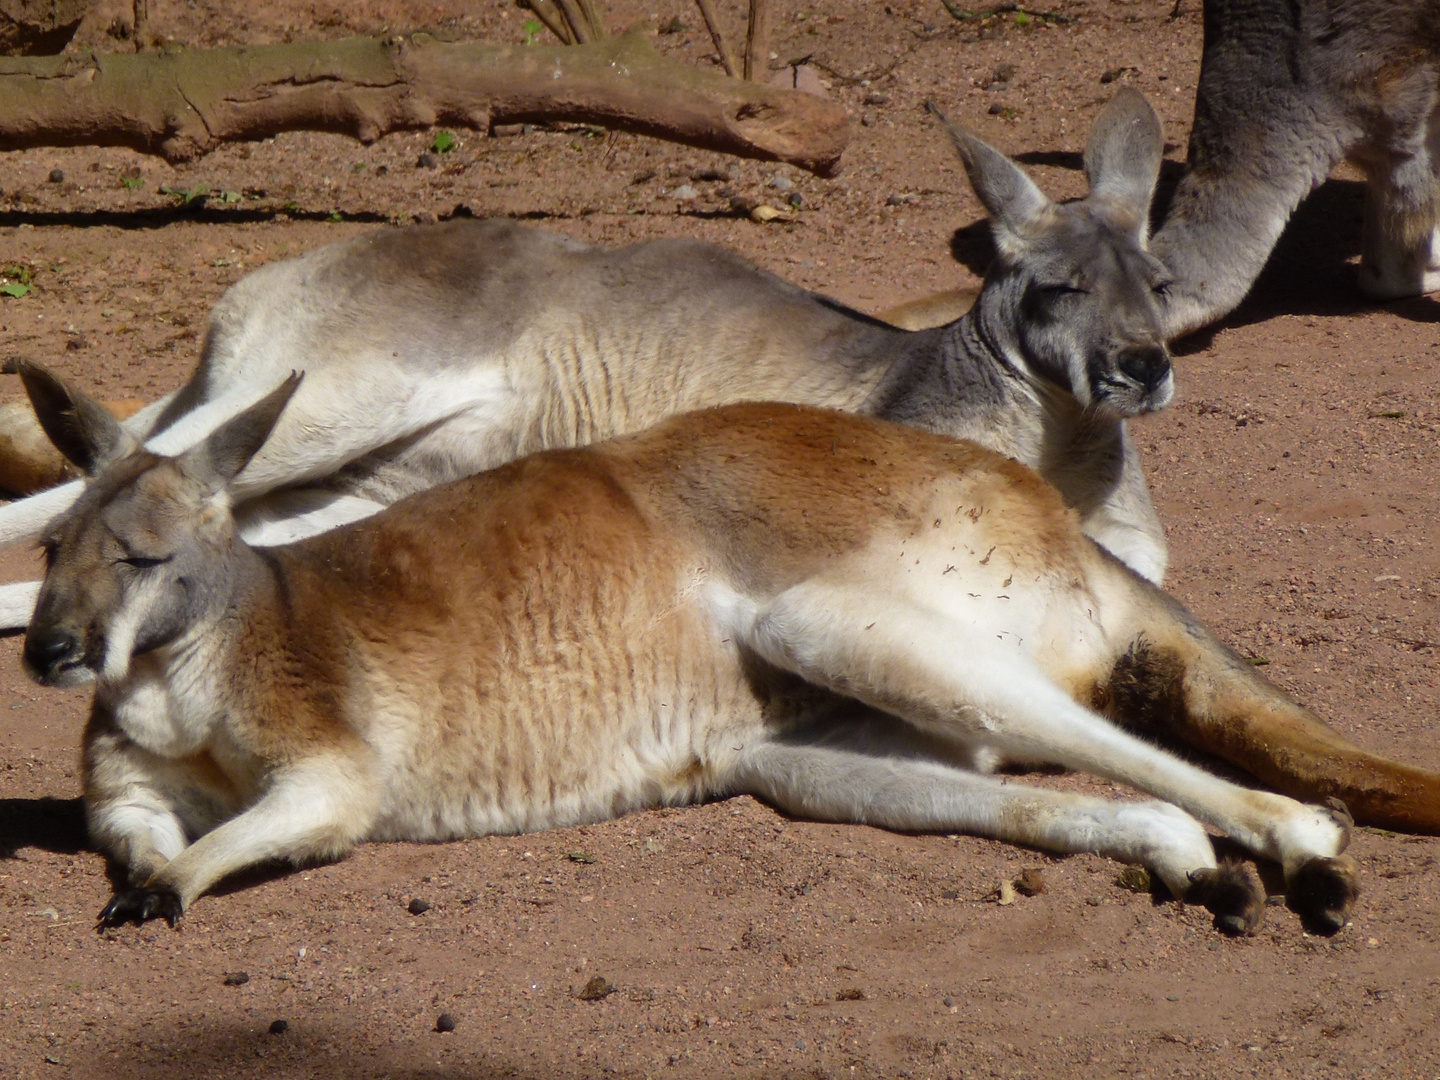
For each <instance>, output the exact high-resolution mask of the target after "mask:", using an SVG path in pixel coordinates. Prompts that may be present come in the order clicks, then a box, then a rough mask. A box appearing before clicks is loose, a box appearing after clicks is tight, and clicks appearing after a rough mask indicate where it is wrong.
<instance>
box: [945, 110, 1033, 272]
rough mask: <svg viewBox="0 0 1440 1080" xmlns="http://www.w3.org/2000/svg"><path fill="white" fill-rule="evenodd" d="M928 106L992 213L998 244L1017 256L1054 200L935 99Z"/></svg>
mask: <svg viewBox="0 0 1440 1080" xmlns="http://www.w3.org/2000/svg"><path fill="white" fill-rule="evenodd" d="M925 108H927V109H928V110H930V112H932V113H934V114H935V117H936V119H938V120H939V121H940V123H941V125H942V126H944V128H945V131H946V132H947V133H948V134H949V136H950V141H951V142H953V143H954V144H955V149H956V150H958V151H959V152H960V160H961V161H962V162H964V164H965V173H966V175H967V176H969V177H970V186H971V187H972V188H974V189H975V194H976V195H977V196H978V197H979V199H980V202H981V203H982V204H983V205H984V207H985V209H986V211H987V212H988V213H989V214H990V220H991V224H992V226H993V228H994V233H995V247H996V249H997V250H999V252H1000V254H1001V255H1002V256H1003V257H1005V258H1011V259H1013V258H1017V257H1018V256H1019V255H1020V253H1021V252H1022V251H1024V249H1025V246H1026V242H1027V241H1026V237H1027V236H1028V234H1029V232H1030V229H1031V227H1032V226H1033V225H1034V224H1036V223H1037V222H1038V221H1039V220H1040V219H1041V218H1043V217H1044V216H1045V215H1046V214H1047V212H1048V211H1049V209H1050V206H1051V203H1050V200H1049V199H1048V198H1046V196H1045V193H1044V192H1043V191H1041V190H1040V189H1039V188H1038V187H1036V186H1035V181H1033V180H1031V179H1030V177H1028V176H1026V175H1025V170H1024V169H1022V168H1020V166H1019V165H1016V164H1015V163H1014V162H1013V161H1011V160H1010V159H1009V158H1008V157H1006V156H1005V155H1004V154H1002V153H1001V152H1000V151H999V150H996V149H995V148H994V147H993V146H990V145H989V144H987V143H984V142H982V141H981V140H979V139H977V138H976V137H975V136H974V135H972V134H970V132H968V131H966V130H965V129H964V128H962V127H957V126H956V125H955V124H952V123H951V122H950V120H949V119H948V118H947V117H946V116H945V114H944V113H942V112H941V111H940V110H939V108H938V107H937V106H936V105H935V103H934V102H933V101H927V102H926V103H925Z"/></svg>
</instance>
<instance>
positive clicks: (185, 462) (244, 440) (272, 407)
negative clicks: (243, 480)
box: [176, 371, 304, 491]
mask: <svg viewBox="0 0 1440 1080" xmlns="http://www.w3.org/2000/svg"><path fill="white" fill-rule="evenodd" d="M302 378H304V375H303V374H297V373H296V372H293V371H292V372H291V373H290V377H289V378H288V379H286V380H285V381H284V382H283V383H281V384H280V385H279V386H277V387H276V388H275V389H274V390H271V391H270V393H268V394H266V395H265V396H264V397H263V398H261V399H260V400H259V401H257V402H256V403H255V404H254V405H251V406H250V407H249V408H248V409H246V410H245V411H244V412H242V413H240V414H239V415H238V416H232V417H231V418H230V419H229V420H226V421H225V423H223V424H221V425H220V426H219V427H218V428H216V429H215V430H214V431H213V432H211V433H210V435H209V437H208V438H206V439H205V441H204V442H202V443H200V444H199V445H198V446H194V447H191V448H190V449H189V450H186V451H185V453H183V454H181V455H180V456H179V457H178V458H177V459H176V460H177V461H178V462H179V463H180V469H181V471H182V472H184V473H185V475H186V476H188V477H190V478H192V479H194V480H198V481H199V482H201V483H203V484H207V485H208V486H209V487H210V488H211V489H212V490H214V491H219V490H220V489H221V488H223V487H224V486H225V485H226V484H228V483H230V481H231V480H233V479H235V477H236V476H238V475H239V473H240V470H241V469H243V468H245V466H246V465H248V464H249V463H250V459H251V458H252V457H254V456H255V454H256V452H257V451H258V450H259V449H260V447H262V446H264V445H265V440H266V439H268V438H269V437H270V432H271V431H273V430H274V428H275V423H276V421H278V420H279V419H280V414H281V413H282V412H283V411H284V410H285V406H286V405H287V404H288V403H289V401H290V397H291V395H292V394H294V393H295V388H296V387H298V386H299V385H300V380H301V379H302Z"/></svg>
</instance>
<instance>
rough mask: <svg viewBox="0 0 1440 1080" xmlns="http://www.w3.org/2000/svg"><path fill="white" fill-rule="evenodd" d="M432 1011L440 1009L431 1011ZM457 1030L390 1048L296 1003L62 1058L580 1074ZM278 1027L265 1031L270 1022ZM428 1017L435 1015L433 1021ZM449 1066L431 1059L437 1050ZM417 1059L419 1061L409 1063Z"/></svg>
mask: <svg viewBox="0 0 1440 1080" xmlns="http://www.w3.org/2000/svg"><path fill="white" fill-rule="evenodd" d="M437 1011H438V1010H437ZM455 1019H456V1023H457V1029H456V1030H457V1033H458V1034H457V1035H449V1034H441V1033H440V1032H438V1031H433V1030H427V1031H425V1032H416V1035H417V1036H419V1040H420V1041H419V1042H418V1043H416V1044H412V1045H411V1046H409V1047H406V1046H403V1045H401V1046H396V1045H394V1044H392V1043H391V1042H390V1041H389V1040H388V1039H385V1038H384V1036H383V1035H381V1034H379V1033H378V1032H377V1033H371V1032H366V1031H364V1030H360V1028H361V1025H362V1024H364V1023H366V1020H364V1019H362V1018H361V1017H352V1018H350V1023H349V1024H346V1023H345V1022H344V1021H340V1022H338V1023H337V1021H336V1019H335V1018H334V1017H333V1016H325V1017H323V1018H322V1017H321V1016H319V1015H314V1014H313V1013H311V1012H310V1010H309V1009H308V1008H306V1007H305V1006H302V1005H300V1004H299V1003H291V1004H289V1005H287V1006H286V1007H285V1008H283V1009H279V1010H276V1011H275V1015H274V1016H271V1015H269V1014H264V1015H259V1016H257V1017H256V1018H255V1019H254V1020H253V1021H247V1020H243V1019H241V1018H239V1017H235V1018H228V1017H227V1018H225V1019H223V1020H217V1021H210V1022H202V1023H201V1024H199V1025H194V1026H190V1027H187V1028H183V1029H178V1028H177V1029H172V1030H171V1031H165V1030H164V1028H165V1024H164V1022H163V1021H158V1022H154V1023H150V1024H145V1025H144V1026H136V1027H132V1028H131V1029H130V1030H128V1031H125V1030H121V1031H118V1032H113V1033H107V1034H106V1035H104V1036H102V1037H101V1039H100V1041H99V1045H98V1046H95V1047H94V1048H93V1049H90V1050H88V1051H80V1050H78V1049H77V1050H76V1051H72V1055H73V1056H71V1055H67V1058H68V1060H66V1062H65V1064H67V1065H69V1066H70V1069H69V1070H66V1071H67V1072H68V1073H70V1074H71V1075H78V1076H107V1077H114V1078H115V1080H149V1078H151V1077H154V1078H155V1080H176V1078H177V1077H204V1078H206V1080H226V1078H230V1077H235V1078H244V1080H251V1078H253V1077H288V1076H306V1077H312V1076H324V1077H325V1078H326V1080H352V1078H353V1080H374V1078H375V1077H379V1076H384V1077H389V1078H390V1080H491V1078H497V1080H498V1078H499V1077H507V1078H511V1080H554V1078H555V1077H556V1076H579V1075H585V1070H584V1068H583V1066H577V1067H576V1068H575V1069H573V1070H558V1071H556V1072H539V1071H530V1070H527V1069H524V1068H522V1067H520V1066H519V1065H518V1064H516V1063H514V1062H513V1061H510V1060H503V1059H502V1060H500V1061H495V1060H490V1059H488V1058H487V1056H486V1055H484V1054H482V1053H479V1052H477V1051H474V1050H471V1049H469V1048H470V1047H472V1046H473V1045H474V1043H473V1042H470V1041H464V1040H463V1035H464V1025H465V1021H466V1017H465V1016H464V1015H457V1016H456V1018H455ZM282 1020H283V1021H284V1022H285V1026H284V1029H283V1030H281V1031H279V1032H277V1033H275V1034H271V1026H272V1024H273V1025H275V1026H277V1027H278V1026H279V1024H278V1021H282ZM432 1022H433V1020H432ZM442 1054H443V1055H444V1056H447V1057H454V1058H455V1059H457V1060H455V1061H454V1062H453V1063H442V1064H437V1063H436V1061H435V1059H436V1058H437V1057H440V1056H441V1055H442ZM421 1056H423V1057H424V1058H425V1059H427V1060H426V1062H425V1063H424V1064H418V1063H416V1064H412V1063H411V1062H412V1061H413V1060H414V1059H415V1058H419V1057H421Z"/></svg>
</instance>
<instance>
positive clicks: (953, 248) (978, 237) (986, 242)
mask: <svg viewBox="0 0 1440 1080" xmlns="http://www.w3.org/2000/svg"><path fill="white" fill-rule="evenodd" d="M950 257H951V258H952V259H954V260H955V261H956V262H958V263H959V264H960V265H961V266H963V267H965V269H966V270H969V271H970V272H971V273H972V274H974V275H975V276H976V277H979V278H983V277H984V276H985V272H986V271H987V270H989V269H990V264H991V263H992V262H994V261H995V240H994V238H993V237H991V235H990V220H989V219H988V218H981V219H980V220H979V221H972V222H971V223H970V224H969V225H962V226H961V227H960V228H958V229H956V230H955V231H954V232H953V233H952V234H951V235H950Z"/></svg>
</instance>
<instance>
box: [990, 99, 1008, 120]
mask: <svg viewBox="0 0 1440 1080" xmlns="http://www.w3.org/2000/svg"><path fill="white" fill-rule="evenodd" d="M987 111H988V112H989V113H990V115H991V116H1004V115H1005V114H1006V113H1008V112H1010V111H1012V110H1011V108H1010V106H1009V105H1006V104H1005V103H1004V102H1003V101H997V102H995V103H994V104H993V105H991V106H990V108H989V109H988V110H987Z"/></svg>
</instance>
